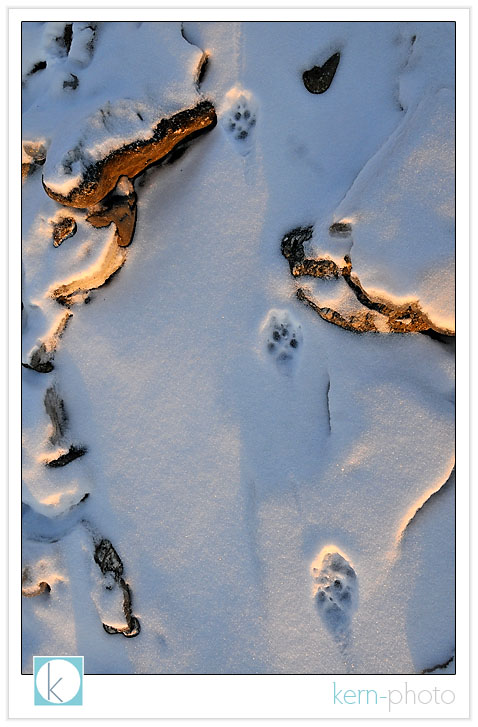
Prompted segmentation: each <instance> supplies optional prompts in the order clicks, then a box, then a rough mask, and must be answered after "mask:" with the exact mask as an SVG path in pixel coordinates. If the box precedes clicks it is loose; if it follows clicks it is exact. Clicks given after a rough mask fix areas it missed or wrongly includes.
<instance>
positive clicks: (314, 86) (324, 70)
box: [302, 53, 340, 93]
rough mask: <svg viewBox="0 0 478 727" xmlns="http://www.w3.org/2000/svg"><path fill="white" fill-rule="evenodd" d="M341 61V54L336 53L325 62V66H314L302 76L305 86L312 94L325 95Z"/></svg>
mask: <svg viewBox="0 0 478 727" xmlns="http://www.w3.org/2000/svg"><path fill="white" fill-rule="evenodd" d="M339 61H340V53H334V54H333V55H332V56H330V58H329V59H328V60H327V61H325V63H324V65H323V66H313V68H310V69H309V70H307V71H304V73H303V74H302V80H303V81H304V86H305V87H306V89H307V91H309V92H310V93H325V91H327V89H328V88H329V87H330V84H331V83H332V81H333V79H334V76H335V72H336V70H337V66H338V65H339Z"/></svg>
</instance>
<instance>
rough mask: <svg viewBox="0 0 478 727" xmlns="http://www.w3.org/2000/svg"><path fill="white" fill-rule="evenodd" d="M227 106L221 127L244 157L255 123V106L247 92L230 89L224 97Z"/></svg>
mask: <svg viewBox="0 0 478 727" xmlns="http://www.w3.org/2000/svg"><path fill="white" fill-rule="evenodd" d="M226 99H227V101H228V106H227V108H226V110H225V112H224V116H223V125H224V129H225V131H226V132H227V134H228V136H229V138H230V139H231V141H233V143H234V144H236V148H237V150H238V152H239V153H240V154H242V155H246V154H248V153H249V151H250V150H251V146H252V139H253V137H252V131H253V129H254V127H255V125H256V121H257V111H256V105H255V103H254V101H253V98H252V94H251V93H249V92H248V91H237V89H232V90H231V91H229V93H228V94H227V96H226Z"/></svg>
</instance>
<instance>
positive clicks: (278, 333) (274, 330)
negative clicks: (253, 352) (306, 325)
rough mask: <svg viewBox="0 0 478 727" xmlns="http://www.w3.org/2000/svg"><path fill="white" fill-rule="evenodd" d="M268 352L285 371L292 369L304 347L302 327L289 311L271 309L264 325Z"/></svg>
mask: <svg viewBox="0 0 478 727" xmlns="http://www.w3.org/2000/svg"><path fill="white" fill-rule="evenodd" d="M263 332H264V333H265V339H266V351H267V354H268V355H269V356H270V357H271V358H273V359H274V361H275V362H276V365H277V366H278V367H279V368H280V369H282V370H284V371H285V372H288V371H290V369H291V368H292V366H293V364H294V362H295V361H296V359H297V355H298V351H299V350H300V348H301V347H302V328H301V326H300V324H299V323H297V322H296V321H295V320H294V319H293V318H292V317H291V315H290V313H289V312H288V311H278V310H272V311H270V313H269V315H268V317H267V319H266V321H265V323H264V325H263Z"/></svg>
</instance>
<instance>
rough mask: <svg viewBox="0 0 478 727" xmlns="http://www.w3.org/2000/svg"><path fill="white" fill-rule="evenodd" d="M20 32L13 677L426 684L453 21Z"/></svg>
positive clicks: (450, 625)
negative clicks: (292, 678)
mask: <svg viewBox="0 0 478 727" xmlns="http://www.w3.org/2000/svg"><path fill="white" fill-rule="evenodd" d="M23 28H24V30H23V32H24V42H23V49H24V58H23V79H24V86H23V93H24V101H23V111H24V114H23V141H24V147H23V149H24V152H23V164H24V172H25V176H24V180H23V303H24V309H23V362H24V363H26V364H29V366H30V368H27V367H25V368H24V369H23V445H24V449H23V452H24V455H23V456H24V459H23V502H24V503H25V506H24V515H23V592H24V595H25V598H24V599H23V668H24V671H25V672H26V673H30V672H31V669H32V655H33V654H47V653H48V654H64V655H65V654H81V655H84V657H85V671H86V672H87V673H184V674H189V673H201V674H202V673H227V674H233V673H245V674H256V673H272V674H275V673H291V674H310V673H327V674H338V673H379V674H381V673H383V674H397V673H403V674H408V673H420V672H421V671H423V670H431V669H434V668H435V667H437V666H438V665H445V664H446V665H447V666H446V667H444V669H446V670H447V671H450V670H451V671H454V660H453V659H452V657H453V656H454V647H455V641H454V638H455V635H454V630H455V620H454V619H455V615H454V605H455V592H454V346H453V338H452V336H453V332H454V300H453V296H454V279H453V273H454V188H453V183H454V158H453V149H454V137H453V134H454V118H453V113H454V27H453V24H452V23H393V22H388V23H358V22H355V23H280V22H279V23H278V22H275V23H207V22H204V23H195V22H187V23H184V24H183V26H182V27H181V24H179V23H121V24H119V23H104V24H92V23H86V22H85V23H73V24H72V25H71V24H66V25H65V23H50V24H40V23H24V24H23ZM204 53H207V57H208V62H207V65H206V66H204V58H205V56H204ZM334 54H340V60H339V62H338V65H336V69H335V73H332V78H330V73H329V77H328V78H327V73H324V72H321V71H320V69H318V70H316V71H314V73H315V74H316V76H317V77H318V78H319V85H320V83H323V84H325V86H327V87H326V88H325V90H323V91H322V92H321V93H311V92H310V91H309V90H307V88H306V85H305V83H304V80H303V73H304V71H311V69H313V68H314V67H315V66H319V67H324V64H325V70H326V71H327V68H330V64H329V66H327V63H326V62H327V60H328V59H330V58H332V57H333V56H334ZM334 63H335V61H332V65H334ZM44 64H46V65H44ZM201 69H202V71H203V73H202V77H199V76H200V73H199V72H200V70H201ZM321 73H322V75H321ZM312 75H313V74H312ZM205 100H206V101H208V102H210V103H211V104H212V105H213V107H214V109H215V111H216V114H217V125H214V124H210V125H209V126H208V130H207V131H206V132H205V133H203V134H199V135H198V136H197V138H194V140H193V141H192V142H191V144H190V146H189V147H188V148H187V150H186V152H185V153H184V154H183V155H182V156H179V157H178V158H173V159H169V161H171V162H172V163H170V164H168V163H165V164H162V165H161V164H160V165H155V166H151V167H149V168H148V169H147V170H146V171H144V172H141V173H138V174H136V173H135V174H133V173H132V172H129V173H128V171H124V169H125V167H124V164H125V161H124V158H125V157H122V158H121V159H120V157H114V155H115V154H116V152H118V150H119V151H121V149H122V148H123V147H124V146H125V145H127V144H130V145H132V146H133V147H134V146H135V143H136V142H139V143H140V144H143V146H144V145H148V144H149V143H150V140H151V139H152V135H153V133H154V129H155V128H156V125H157V124H158V123H159V122H160V121H161V119H163V118H164V119H170V118H172V117H174V115H175V114H178V113H181V112H183V111H185V110H191V109H195V108H196V107H197V106H198V104H201V102H203V101H205ZM201 108H202V107H201ZM208 123H209V122H208ZM213 127H214V128H213ZM135 148H136V147H135ZM142 148H143V147H142ZM148 148H149V147H148ZM118 153H119V152H118ZM131 153H136V152H131ZM148 153H149V152H148ZM108 155H110V156H109V157H108V158H111V155H113V157H114V160H116V161H115V164H116V166H115V174H116V177H115V179H114V180H113V182H112V186H111V185H110V188H109V189H111V190H113V188H114V186H115V183H116V180H117V179H118V177H119V176H120V175H121V174H122V175H125V176H126V177H128V176H132V177H134V179H133V184H134V192H133V189H132V187H131V185H130V184H129V183H128V182H127V179H126V178H125V177H123V179H122V180H121V181H120V184H119V187H117V189H116V193H115V194H116V197H115V200H114V204H119V205H120V208H114V209H121V215H123V212H124V210H127V214H126V213H125V215H126V216H125V217H124V218H123V217H122V218H121V219H122V222H121V223H122V224H123V223H124V219H126V221H127V223H128V221H130V222H131V221H132V222H131V224H132V225H134V214H135V213H137V219H136V227H135V230H134V235H133V237H132V240H131V243H130V245H129V246H126V247H122V246H120V245H121V234H120V228H119V225H120V222H119V221H118V220H119V219H120V218H119V216H118V212H117V211H116V212H115V211H114V209H113V213H111V209H110V208H108V209H106V208H105V206H104V205H103V207H101V205H100V207H98V206H96V207H94V205H97V201H96V200H95V202H94V204H91V206H89V208H88V210H87V209H85V208H82V207H79V206H75V207H72V206H71V205H70V204H69V203H68V202H66V203H64V204H62V203H60V202H58V201H56V200H55V199H53V198H52V197H51V196H48V194H47V193H46V192H49V193H50V194H56V195H64V196H65V199H64V200H63V201H65V200H66V196H67V195H71V193H72V190H73V192H74V191H75V190H76V189H81V190H83V191H84V190H85V189H86V188H87V187H88V184H90V187H88V190H91V189H93V187H94V184H95V183H96V182H95V177H94V174H93V175H92V169H93V170H98V168H99V167H98V165H100V166H101V164H102V163H103V160H104V159H105V158H106V157H107V156H108ZM118 159H120V160H119V161H118ZM122 165H123V166H122ZM105 168H106V167H105ZM122 169H123V171H121V170H122ZM91 180H93V182H92V181H91ZM42 181H43V184H42ZM82 185H83V186H82ZM85 185H86V186H85ZM91 185H93V186H91ZM109 189H108V191H109ZM88 193H89V192H88ZM135 195H136V197H135ZM110 197H111V195H110ZM69 199H70V200H71V197H70V198H69ZM108 199H110V198H108ZM85 204H86V203H85ZM88 204H89V203H88ZM121 205H122V206H121ZM128 205H129V207H128ZM135 205H136V206H135ZM113 207H114V205H113ZM93 208H94V209H93ZM105 209H106V212H105ZM92 214H95V215H100V216H101V215H106V216H107V215H109V214H116V217H115V218H113V217H111V218H110V220H111V219H113V220H114V221H113V223H112V224H110V225H109V226H102V227H97V226H93V223H92V222H91V220H90V221H88V220H87V217H88V216H90V215H92ZM62 217H68V218H69V221H67V222H66V223H64V225H65V228H67V229H68V234H69V235H70V236H67V237H64V238H63V239H62V235H59V236H58V233H56V234H57V236H56V238H55V240H56V244H54V236H53V235H54V230H55V229H56V228H55V223H57V222H58V221H60V219H61V218H62ZM92 219H93V218H92ZM107 223H108V220H106V222H105V223H104V224H105V225H106V224H107ZM337 223H341V224H342V227H340V225H339V226H338V227H337V226H335V228H334V227H333V228H332V230H329V228H330V226H331V225H334V224H335V225H337ZM102 224H103V223H102ZM299 228H300V229H301V230H304V228H311V230H310V231H309V234H308V235H306V236H305V237H307V239H305V241H304V243H303V246H304V250H303V252H304V255H303V259H304V260H305V261H306V262H307V261H309V263H308V264H309V268H308V270H309V272H308V274H305V273H304V272H301V273H300V274H297V275H291V272H292V269H291V268H290V266H289V262H288V260H286V259H285V257H284V255H283V254H282V253H281V243H282V241H283V239H284V237H285V236H286V235H287V234H288V233H290V232H291V231H292V230H296V231H297V230H298V229H299ZM59 229H60V228H59ZM61 229H63V228H61ZM128 229H129V228H128ZM131 229H132V228H131ZM60 231H61V230H60ZM130 232H131V230H129V232H128V235H130ZM71 233H73V234H71ZM118 235H119V237H118ZM129 239H130V236H129V237H128V239H127V240H126V242H128V241H129ZM58 241H60V244H58ZM118 241H119V244H118ZM123 242H124V240H123ZM310 261H320V265H321V266H322V267H321V270H322V269H323V267H324V265H325V267H327V266H328V267H327V269H328V270H329V272H330V270H332V269H333V270H334V271H335V273H333V274H327V275H324V274H323V273H322V272H320V274H317V273H313V274H312V273H311V272H310V269H311V267H310ZM324 261H326V262H325V263H324ZM332 263H333V264H334V265H335V267H333V265H332ZM301 264H302V263H301ZM314 265H315V263H314ZM350 265H351V268H350ZM319 267H320V266H319ZM116 269H117V272H116V274H114V277H111V279H108V278H109V276H110V275H111V273H113V272H114V271H115V270H116ZM314 269H315V268H314ZM105 270H106V271H107V272H106V273H105ZM105 280H106V284H104V285H102V283H103V282H104V281H105ZM71 281H75V284H74V285H73V286H69V283H70V282H71ZM78 281H80V282H81V281H83V282H82V283H81V285H80V284H77V282H78ZM85 281H86V282H85ZM61 286H66V288H62V290H65V289H68V290H69V291H70V293H71V296H70V297H69V298H68V299H67V300H66V305H65V304H63V305H62V304H61V303H60V302H59V301H58V300H57V299H56V298H58V297H59V295H58V294H57V293H55V291H58V290H59V288H60V287H61ZM68 286H69V287H68ZM96 286H98V287H96ZM299 288H300V289H301V290H302V291H304V295H305V296H306V297H305V300H304V299H302V300H299V299H298V298H297V295H296V292H297V290H298V289H299ZM357 290H359V292H358V293H357ZM78 291H79V292H78ZM360 291H361V292H360ZM364 300H365V303H364ZM307 302H309V305H306V304H304V303H307ZM63 303H65V300H63ZM327 311H331V312H330V313H328V312H327ZM69 313H70V314H71V315H68V314H69ZM318 313H319V315H318ZM324 318H325V319H324ZM334 323H338V324H337V325H334ZM397 326H398V327H399V330H407V326H408V330H410V331H420V330H422V331H425V333H419V332H409V333H397V332H391V331H396V330H397ZM353 328H355V329H356V330H350V329H353ZM360 331H362V332H360ZM430 333H432V334H433V336H431V335H429V334H430ZM35 369H36V370H35ZM438 491H439V492H438ZM434 493H436V494H434ZM86 494H88V497H85V495H86ZM422 506H423V507H422ZM42 583H43V584H48V585H47V586H46V585H43V586H39V584H42ZM102 624H104V625H105V627H103V625H102ZM139 629H140V632H139V633H138V631H139ZM121 632H123V633H124V635H125V636H128V637H129V638H124V636H123V635H122V633H121ZM442 671H443V669H442Z"/></svg>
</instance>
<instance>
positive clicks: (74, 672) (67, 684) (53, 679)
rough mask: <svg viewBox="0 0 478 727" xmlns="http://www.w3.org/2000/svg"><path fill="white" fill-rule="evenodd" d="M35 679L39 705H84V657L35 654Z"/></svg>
mask: <svg viewBox="0 0 478 727" xmlns="http://www.w3.org/2000/svg"><path fill="white" fill-rule="evenodd" d="M33 681H34V704H35V705H37V706H48V707H52V706H58V707H66V706H69V707H71V706H79V705H82V704H83V657H82V656H34V657H33Z"/></svg>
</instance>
